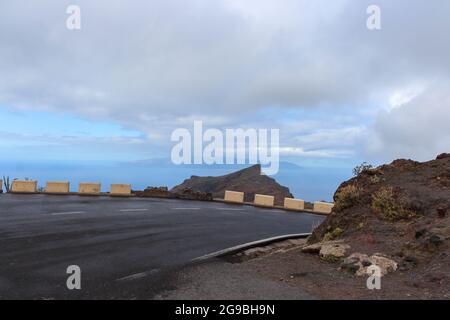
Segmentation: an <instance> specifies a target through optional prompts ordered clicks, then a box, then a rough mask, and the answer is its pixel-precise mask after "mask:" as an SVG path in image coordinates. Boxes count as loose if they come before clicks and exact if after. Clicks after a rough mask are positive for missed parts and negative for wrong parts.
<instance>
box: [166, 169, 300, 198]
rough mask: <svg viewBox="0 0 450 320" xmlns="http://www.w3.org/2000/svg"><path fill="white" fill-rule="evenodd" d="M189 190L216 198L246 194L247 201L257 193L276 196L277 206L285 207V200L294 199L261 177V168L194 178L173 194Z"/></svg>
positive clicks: (283, 189)
mask: <svg viewBox="0 0 450 320" xmlns="http://www.w3.org/2000/svg"><path fill="white" fill-rule="evenodd" d="M186 188H189V189H192V190H197V191H200V192H208V193H211V194H212V195H213V197H214V198H222V199H223V197H224V194H225V190H232V191H243V192H245V199H244V200H245V201H249V202H251V201H253V198H254V195H255V193H260V194H266V195H273V196H275V204H278V205H283V202H284V198H285V197H289V198H292V197H293V196H292V194H291V193H290V192H289V189H288V188H287V187H284V186H282V185H280V184H279V183H277V182H276V181H275V180H274V179H272V178H270V177H268V176H266V175H261V166H260V165H254V166H252V167H249V168H246V169H243V170H240V171H237V172H233V173H230V174H227V175H224V176H219V177H198V176H192V177H191V178H190V179H186V180H185V181H184V182H183V183H182V184H180V185H178V186H176V187H174V188H173V189H172V190H171V192H181V191H182V190H184V189H186Z"/></svg>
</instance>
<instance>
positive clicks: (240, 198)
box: [224, 190, 244, 203]
mask: <svg viewBox="0 0 450 320" xmlns="http://www.w3.org/2000/svg"><path fill="white" fill-rule="evenodd" d="M224 200H225V201H229V202H237V203H243V202H244V193H243V192H239V191H228V190H226V191H225V197H224Z"/></svg>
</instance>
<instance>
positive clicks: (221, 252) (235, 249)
mask: <svg viewBox="0 0 450 320" xmlns="http://www.w3.org/2000/svg"><path fill="white" fill-rule="evenodd" d="M310 235H311V233H294V234H286V235H282V236H276V237H271V238H266V239H261V240H256V241H251V242H247V243H243V244H239V245H237V246H234V247H230V248H226V249H223V250H219V251H216V252H212V253H208V254H205V255H203V256H200V257H197V258H194V259H192V260H191V262H203V261H206V260H209V259H213V258H218V257H222V256H225V255H229V254H234V253H237V252H239V251H244V250H247V249H251V248H255V247H260V246H266V245H268V244H271V243H274V242H278V241H283V240H289V239H299V238H307V237H309V236H310Z"/></svg>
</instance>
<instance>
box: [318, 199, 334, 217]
mask: <svg viewBox="0 0 450 320" xmlns="http://www.w3.org/2000/svg"><path fill="white" fill-rule="evenodd" d="M333 207H334V203H329V202H320V201H316V202H314V212H318V213H328V214H329V213H331V209H333Z"/></svg>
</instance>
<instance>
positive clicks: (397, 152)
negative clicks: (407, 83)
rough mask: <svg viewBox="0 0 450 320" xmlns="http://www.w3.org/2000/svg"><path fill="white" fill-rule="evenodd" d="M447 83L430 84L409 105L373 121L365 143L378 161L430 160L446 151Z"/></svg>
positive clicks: (449, 133)
mask: <svg viewBox="0 0 450 320" xmlns="http://www.w3.org/2000/svg"><path fill="white" fill-rule="evenodd" d="M449 92H450V81H448V82H446V83H438V84H432V85H431V87H430V88H428V89H426V90H424V92H423V93H421V94H419V95H417V96H416V97H415V98H413V99H411V100H410V101H409V102H407V103H405V104H403V105H402V106H400V107H397V108H395V109H392V110H390V111H382V112H380V113H379V115H378V117H377V118H376V121H375V124H374V125H373V128H372V131H371V135H370V138H369V140H368V144H367V152H368V154H369V155H370V156H372V157H376V158H381V159H386V158H387V159H393V158H414V159H416V160H430V159H433V158H435V157H436V155H437V154H439V153H442V152H449V151H450V125H449V123H450V96H449Z"/></svg>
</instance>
